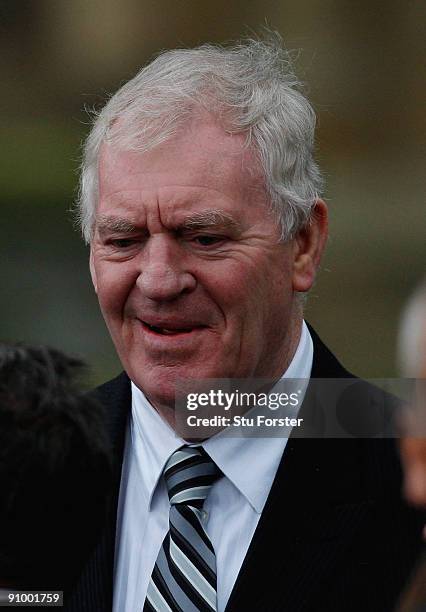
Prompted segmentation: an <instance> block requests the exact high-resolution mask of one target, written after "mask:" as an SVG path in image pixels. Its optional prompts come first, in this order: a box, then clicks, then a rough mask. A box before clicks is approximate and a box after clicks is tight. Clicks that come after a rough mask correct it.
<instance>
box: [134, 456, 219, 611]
mask: <svg viewBox="0 0 426 612" xmlns="http://www.w3.org/2000/svg"><path fill="white" fill-rule="evenodd" d="M220 474H221V473H220V470H219V468H218V467H217V466H216V464H215V463H214V462H213V461H212V460H211V459H210V457H209V456H208V455H207V453H206V452H205V450H204V449H203V448H202V447H201V446H196V447H191V446H182V447H181V448H180V449H179V450H177V451H176V452H174V453H173V454H172V456H171V457H170V459H169V460H168V462H167V464H166V467H165V468H164V478H165V480H166V485H167V490H168V494H169V499H170V504H171V505H170V516H169V532H168V533H167V535H166V537H165V538H164V542H163V544H162V546H161V548H160V552H159V553H158V557H157V561H156V563H155V566H154V569H153V572H152V575H151V580H150V582H149V585H148V591H147V596H146V600H145V605H144V608H143V610H144V612H152V611H153V610H155V612H199V611H202V612H216V609H217V607H216V557H215V553H214V550H213V546H212V543H211V542H210V540H209V537H208V536H207V533H206V532H205V530H204V527H203V525H202V523H201V518H202V508H203V504H204V501H205V499H206V497H207V495H208V493H209V491H210V488H211V487H212V486H213V484H214V482H215V481H216V480H217V478H218V477H219V476H220Z"/></svg>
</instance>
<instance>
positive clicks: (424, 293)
mask: <svg viewBox="0 0 426 612" xmlns="http://www.w3.org/2000/svg"><path fill="white" fill-rule="evenodd" d="M398 356H399V362H400V367H401V371H402V372H403V374H404V375H405V376H408V377H410V378H416V377H417V376H419V373H420V369H421V364H422V363H423V364H424V363H426V279H425V280H424V281H423V283H422V284H421V285H420V286H419V287H418V288H417V290H416V291H415V292H414V294H413V295H412V296H411V298H410V300H409V301H408V303H407V305H406V307H405V309H404V311H403V314H402V317H401V325H400V329H399V337H398Z"/></svg>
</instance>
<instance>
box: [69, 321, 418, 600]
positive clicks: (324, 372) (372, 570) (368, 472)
mask: <svg viewBox="0 0 426 612" xmlns="http://www.w3.org/2000/svg"><path fill="white" fill-rule="evenodd" d="M311 334H312V336H313V340H314V363H313V370H312V377H313V378H345V377H350V376H351V375H350V374H349V373H348V372H346V371H345V370H344V369H343V367H342V366H341V365H340V364H339V362H338V361H337V360H336V358H335V357H334V356H333V355H332V354H331V353H330V351H329V350H328V349H327V348H326V347H325V346H324V344H323V343H322V342H321V341H320V339H319V338H318V336H317V335H316V334H315V332H313V330H311ZM354 380H356V379H354ZM364 392H365V393H366V394H367V391H366V390H365V389H364V391H362V390H361V396H360V391H359V389H358V391H357V394H356V401H355V402H354V405H353V406H351V410H355V411H359V414H360V415H361V419H362V415H363V412H365V410H364V406H363V404H365V403H367V404H368V402H362V401H361V402H360V397H361V399H362V394H363V393H364ZM98 393H99V395H100V397H101V399H102V401H103V402H104V403H105V405H106V406H107V408H108V411H109V412H108V413H109V419H110V421H109V429H110V432H111V438H112V442H113V445H114V453H115V457H116V487H115V493H114V498H113V500H112V504H111V509H110V512H109V521H108V525H107V528H106V529H105V530H104V533H103V536H102V538H101V540H100V541H99V543H98V546H97V548H96V550H95V552H94V554H93V557H92V558H91V559H90V561H89V563H88V564H87V567H86V568H85V569H84V571H83V573H82V576H81V579H80V581H79V583H78V584H77V586H76V588H75V589H74V590H73V592H72V593H71V596H70V597H69V600H68V604H67V606H66V609H67V610H68V611H69V612H109V611H110V610H111V605H112V583H113V561H114V540H115V527H116V512H117V500H118V492H119V483H120V470H121V463H122V457H123V447H124V433H125V426H126V422H127V418H128V416H129V412H130V404H131V392H130V383H129V379H128V378H127V376H126V375H125V374H124V373H123V374H121V375H120V376H118V378H116V379H114V380H113V381H110V382H108V383H106V384H105V385H103V386H102V387H100V388H99V390H98ZM377 393H379V392H377ZM309 394H310V390H309V388H308V392H307V397H306V399H305V401H304V403H303V406H302V408H301V412H300V414H299V416H304V417H305V422H307V423H308V422H310V416H309V415H310V412H311V417H312V418H313V419H315V418H316V416H317V412H318V411H317V410H316V407H315V401H313V402H312V401H311V400H310V399H309ZM380 394H381V395H382V396H383V394H382V392H380ZM383 397H384V396H383ZM383 397H381V401H379V402H378V403H377V404H378V405H379V406H380V410H381V411H382V410H383V406H385V407H386V406H387V405H391V404H392V401H391V400H390V399H389V398H387V397H385V399H384V400H383ZM373 403H374V402H373ZM370 404H371V402H370ZM368 418H369V419H370V418H371V415H368ZM320 426H321V425H320ZM294 431H295V430H294ZM302 433H303V432H302ZM300 436H301V432H300V430H299V431H298V432H297V434H296V433H295V435H293V434H292V436H291V437H290V439H289V441H288V443H287V446H286V448H285V452H284V454H283V458H282V461H281V463H280V466H279V468H278V472H277V475H276V478H275V481H274V484H273V486H272V489H271V492H270V494H269V497H268V500H267V502H266V505H265V508H264V510H263V513H262V515H261V517H260V521H259V524H258V527H257V529H256V532H255V534H254V536H253V539H252V542H251V544H250V547H249V550H248V552H247V555H246V558H245V560H244V563H243V565H242V568H241V570H240V573H239V576H238V578H237V581H236V584H235V586H234V589H233V591H232V594H231V597H230V599H229V602H228V605H227V608H226V612H246V611H247V612H251V611H256V612H278V611H283V612H302V611H303V612H322V611H327V612H342V611H344V612H349V611H352V610H353V611H354V612H355V611H356V612H359V611H360V610H362V611H363V612H367V611H371V612H373V611H374V612H391V611H392V609H393V608H394V606H395V604H396V601H397V599H398V594H399V593H400V591H401V590H402V588H403V587H404V584H405V582H406V580H407V579H408V576H409V574H410V572H411V570H412V568H413V566H414V564H415V561H416V558H417V557H418V555H419V553H420V550H421V546H422V545H421V530H422V527H423V518H424V517H422V516H420V514H419V513H416V511H414V510H413V509H410V508H409V507H407V506H406V504H405V503H404V501H403V500H402V499H401V495H400V490H401V469H400V464H399V460H398V454H397V449H396V445H395V440H392V439H359V438H351V439H319V438H317V439H312V438H311V439H304V438H302V437H300ZM142 607H143V604H142V602H141V609H142ZM135 612H139V611H136V610H135Z"/></svg>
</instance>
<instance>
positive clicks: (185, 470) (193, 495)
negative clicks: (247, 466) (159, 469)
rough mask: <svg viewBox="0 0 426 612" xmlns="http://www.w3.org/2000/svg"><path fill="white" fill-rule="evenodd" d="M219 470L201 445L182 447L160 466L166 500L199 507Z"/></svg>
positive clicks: (217, 476)
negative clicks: (167, 495)
mask: <svg viewBox="0 0 426 612" xmlns="http://www.w3.org/2000/svg"><path fill="white" fill-rule="evenodd" d="M220 474H221V472H220V470H219V468H218V467H217V465H216V464H215V463H214V461H213V460H212V459H211V458H210V457H209V455H208V454H207V453H206V451H205V450H204V449H203V448H202V447H201V446H182V447H181V448H179V449H178V450H177V451H175V452H174V453H173V454H172V455H171V457H170V459H169V460H168V461H167V463H166V466H165V468H164V478H165V480H166V486H167V492H168V494H169V500H170V503H171V504H172V505H173V504H187V505H188V506H193V507H195V508H199V509H201V508H202V507H203V504H204V501H205V499H206V497H207V495H208V494H209V491H210V489H211V487H212V486H213V484H214V483H215V482H216V480H217V479H218V478H219V476H220Z"/></svg>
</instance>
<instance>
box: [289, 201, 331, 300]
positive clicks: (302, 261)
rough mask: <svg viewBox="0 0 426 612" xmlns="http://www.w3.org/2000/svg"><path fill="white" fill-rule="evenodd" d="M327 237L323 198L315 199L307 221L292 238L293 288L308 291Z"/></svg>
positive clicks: (326, 218) (326, 217)
mask: <svg viewBox="0 0 426 612" xmlns="http://www.w3.org/2000/svg"><path fill="white" fill-rule="evenodd" d="M327 237H328V210H327V205H326V203H325V202H324V201H323V200H316V202H315V205H314V209H313V212H312V215H311V218H310V220H309V222H308V223H307V224H306V225H305V226H304V227H303V228H302V229H301V230H299V232H298V233H297V234H296V236H295V238H294V241H293V242H294V261H293V289H294V291H301V292H303V291H309V289H310V288H311V287H312V285H313V283H314V280H315V274H316V271H317V269H318V266H319V264H320V261H321V256H322V253H323V251H324V247H325V244H326V242H327Z"/></svg>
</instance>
